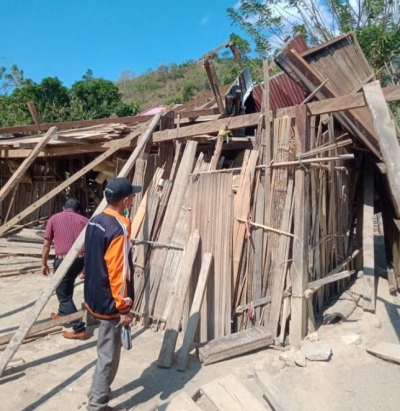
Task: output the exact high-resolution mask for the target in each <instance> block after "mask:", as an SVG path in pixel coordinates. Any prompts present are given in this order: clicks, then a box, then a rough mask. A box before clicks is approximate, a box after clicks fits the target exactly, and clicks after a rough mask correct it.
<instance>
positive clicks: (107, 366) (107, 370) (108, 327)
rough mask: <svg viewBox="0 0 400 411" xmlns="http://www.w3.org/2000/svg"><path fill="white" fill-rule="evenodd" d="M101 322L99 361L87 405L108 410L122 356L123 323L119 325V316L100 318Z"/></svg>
mask: <svg viewBox="0 0 400 411" xmlns="http://www.w3.org/2000/svg"><path fill="white" fill-rule="evenodd" d="M99 323H100V326H99V337H98V340H97V363H96V369H95V371H94V375H93V382H92V387H91V388H90V392H89V402H88V405H87V409H88V410H89V411H104V410H107V404H108V401H109V400H110V394H111V384H112V383H113V381H114V378H115V375H116V374H117V371H118V366H119V359H120V356H121V346H122V344H121V325H119V326H117V324H118V323H119V318H116V319H113V320H99Z"/></svg>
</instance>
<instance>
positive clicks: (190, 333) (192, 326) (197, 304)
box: [176, 253, 213, 371]
mask: <svg viewBox="0 0 400 411" xmlns="http://www.w3.org/2000/svg"><path fill="white" fill-rule="evenodd" d="M212 258H213V256H212V254H211V253H205V254H204V257H203V262H202V264H201V269H200V274H199V279H198V281H197V286H196V291H195V293H194V297H193V303H192V308H191V309H190V314H189V321H188V324H187V327H186V332H185V337H184V339H183V343H182V347H181V353H180V355H179V360H178V366H177V367H176V368H177V370H178V371H185V370H186V367H187V362H188V357H189V352H190V344H191V343H192V342H193V338H194V335H195V333H196V329H197V325H198V323H199V318H200V309H201V305H202V303H203V298H204V292H205V290H206V285H207V280H208V276H209V274H210V269H211V263H212Z"/></svg>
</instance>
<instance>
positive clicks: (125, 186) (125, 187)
mask: <svg viewBox="0 0 400 411" xmlns="http://www.w3.org/2000/svg"><path fill="white" fill-rule="evenodd" d="M141 191H142V187H140V186H134V185H132V184H131V182H130V181H129V180H128V179H127V178H122V177H118V178H114V180H111V181H109V182H108V183H107V185H106V188H105V190H104V195H105V197H106V199H107V201H118V200H122V199H123V198H125V197H128V196H130V195H131V194H136V193H140V192H141Z"/></svg>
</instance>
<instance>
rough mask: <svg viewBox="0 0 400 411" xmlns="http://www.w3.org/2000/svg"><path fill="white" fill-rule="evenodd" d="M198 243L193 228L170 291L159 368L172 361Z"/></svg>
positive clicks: (166, 366) (168, 366) (168, 365)
mask: <svg viewBox="0 0 400 411" xmlns="http://www.w3.org/2000/svg"><path fill="white" fill-rule="evenodd" d="M199 244H200V233H199V230H195V231H194V232H193V233H192V234H191V235H190V237H189V240H188V243H187V245H186V249H185V254H184V256H183V259H182V265H181V269H180V273H179V278H178V280H177V283H176V285H175V287H174V289H173V290H172V291H171V295H172V300H171V310H170V312H169V314H168V318H167V327H166V330H165V333H164V339H163V343H162V346H161V350H160V355H159V356H158V361H157V365H158V366H159V367H161V368H171V366H172V363H173V361H174V352H175V347H176V341H177V340H178V333H179V329H180V325H181V319H182V314H183V308H184V305H185V300H186V295H187V292H188V288H189V282H190V278H191V276H192V272H193V264H194V261H195V259H196V256H197V251H198V249H199Z"/></svg>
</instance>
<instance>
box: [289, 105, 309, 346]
mask: <svg viewBox="0 0 400 411" xmlns="http://www.w3.org/2000/svg"><path fill="white" fill-rule="evenodd" d="M296 128H297V132H296V145H297V147H296V153H297V155H300V154H301V153H304V152H305V151H306V150H307V137H308V135H307V112H306V107H305V106H297V107H296ZM307 188H308V186H307V176H306V172H305V170H304V169H303V168H301V167H298V168H297V169H296V171H295V182H294V198H295V203H294V236H295V237H294V240H293V264H292V306H291V321H290V344H291V345H292V346H297V345H298V344H299V343H300V341H301V340H302V339H303V338H304V337H305V334H306V326H307V311H306V306H307V304H306V301H305V298H304V291H305V290H306V288H307V285H308V271H307V269H308V233H309V227H308V225H309V223H308V220H309V215H308V214H309V210H308V199H307Z"/></svg>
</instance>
